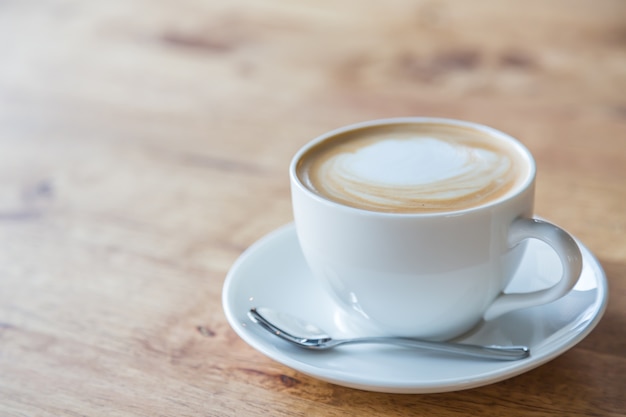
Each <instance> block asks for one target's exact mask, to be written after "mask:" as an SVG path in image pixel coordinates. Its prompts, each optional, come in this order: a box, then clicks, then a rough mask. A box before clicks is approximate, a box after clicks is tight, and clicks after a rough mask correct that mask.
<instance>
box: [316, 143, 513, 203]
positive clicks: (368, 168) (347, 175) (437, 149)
mask: <svg viewBox="0 0 626 417" xmlns="http://www.w3.org/2000/svg"><path fill="white" fill-rule="evenodd" d="M510 168H511V161H510V160H509V158H508V157H507V156H506V155H498V154H496V153H495V152H492V151H490V150H487V149H480V148H473V147H470V146H463V145H452V144H450V143H448V142H445V141H440V140H437V139H435V138H429V137H423V138H413V139H405V140H394V139H389V140H386V141H381V142H376V143H374V144H372V145H369V146H367V147H364V148H362V149H359V150H357V151H356V152H354V153H342V154H337V155H334V156H333V157H331V158H329V159H328V160H327V161H325V162H324V163H323V164H322V165H321V166H320V169H319V171H318V175H319V179H320V181H319V185H318V188H319V191H321V192H323V193H324V194H325V195H327V196H329V197H331V198H332V199H336V200H340V201H342V202H344V203H345V202H358V205H359V206H361V207H366V208H369V209H372V210H377V211H378V210H389V211H394V209H398V208H406V207H413V208H416V209H422V210H425V211H426V210H441V209H444V208H449V207H454V206H458V205H459V203H461V202H464V203H466V204H471V203H472V201H474V200H480V199H484V198H486V197H487V196H488V195H490V194H491V193H494V192H497V191H498V190H499V188H500V187H501V186H503V185H506V184H505V183H506V177H507V173H508V172H509V171H510Z"/></svg>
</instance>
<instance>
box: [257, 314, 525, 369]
mask: <svg viewBox="0 0 626 417" xmlns="http://www.w3.org/2000/svg"><path fill="white" fill-rule="evenodd" d="M248 317H250V319H251V320H252V321H253V322H255V323H257V324H259V325H260V326H261V327H262V328H263V329H265V330H267V331H268V332H270V333H272V334H274V335H276V336H278V337H280V338H281V339H283V340H286V341H288V342H290V343H293V344H294V345H296V346H300V347H302V348H306V349H312V350H325V349H332V348H334V347H336V346H339V345H345V344H348V343H382V344H391V345H398V346H404V347H408V348H417V349H423V350H430V351H437V352H446V353H453V354H457V355H463V356H472V357H477V358H485V359H496V360H503V361H514V360H518V359H524V358H526V357H528V356H529V355H530V349H529V348H528V347H526V346H497V345H490V346H480V345H469V344H463V343H452V342H432V341H429V340H421V339H414V338H408V337H359V338H352V339H333V338H331V337H330V336H328V335H327V334H326V333H325V332H324V331H323V330H320V329H319V328H318V327H317V326H315V325H314V324H310V323H306V322H304V321H302V320H300V319H298V318H295V317H293V316H290V315H288V314H285V313H281V312H277V311H274V310H271V309H269V308H265V307H260V308H252V309H251V310H250V311H249V312H248Z"/></svg>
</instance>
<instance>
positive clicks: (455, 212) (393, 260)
mask: <svg viewBox="0 0 626 417" xmlns="http://www.w3.org/2000/svg"><path fill="white" fill-rule="evenodd" d="M405 145H406V146H405ZM476 149H478V151H476ZM459 155H460V156H459ZM494 155H495V156H494ZM394 158H395V159H394ZM454 158H456V159H454ZM481 158H482V159H481ZM499 158H500V159H502V160H504V162H502V161H499V160H498V159H499ZM467 161H469V162H467ZM485 161H486V162H485ZM494 161H495V162H494ZM466 162H467V164H465V163H466ZM463 164H465V165H463ZM459 166H460V167H461V168H459ZM485 167H487V168H485ZM490 167H495V168H493V169H495V170H496V174H493V172H491V171H490V170H492V169H491V168H490ZM503 167H504V168H503ZM446 175H447V176H446ZM463 176H465V177H463ZM484 177H489V178H488V179H489V181H485V183H487V182H488V183H489V184H487V186H486V191H484V192H482V194H481V190H478V191H477V190H476V188H477V184H478V185H479V186H480V179H481V178H484ZM468 178H469V180H468ZM476 179H478V181H477V180H476ZM290 180H291V192H292V204H293V212H294V219H295V225H296V230H297V234H298V239H299V242H300V245H301V248H302V251H303V254H304V256H305V258H306V260H307V263H308V265H309V267H310V268H311V270H312V272H313V274H314V276H315V277H316V279H318V280H319V281H320V282H322V284H323V285H324V286H325V288H326V289H327V290H328V291H329V292H330V293H331V294H332V295H333V296H334V298H335V299H336V301H337V303H338V305H339V306H341V307H342V308H343V310H345V312H346V313H347V314H348V316H349V317H350V318H351V320H353V321H354V324H355V327H358V328H362V329H365V330H364V331H366V332H368V333H369V334H372V335H394V336H408V337H421V338H430V339H438V340H441V339H449V338H453V337H456V336H458V335H460V334H462V333H464V332H466V331H468V330H469V329H471V328H472V327H474V326H475V325H476V324H477V323H478V322H480V321H481V320H482V319H483V318H484V317H486V316H489V317H488V318H493V317H495V316H498V315H501V314H504V313H505V312H507V311H510V310H513V309H515V308H521V307H523V306H530V305H533V304H534V305H536V304H540V303H545V302H547V301H546V300H547V299H548V298H553V299H554V298H555V297H556V298H558V297H560V296H562V295H564V293H563V291H564V290H565V286H567V285H569V284H571V285H572V286H573V283H574V282H575V280H574V279H573V278H571V277H570V278H569V281H572V282H569V281H568V282H567V283H566V284H567V285H565V284H563V285H562V287H563V288H560V289H559V291H556V290H551V291H552V292H551V293H550V294H549V295H545V294H544V295H542V296H541V297H539V296H528V297H526V296H524V297H522V298H523V299H524V300H522V301H520V300H512V299H510V298H509V296H502V291H503V289H504V288H505V287H506V286H507V285H508V283H509V281H510V279H511V277H512V276H513V275H514V272H515V270H516V268H517V266H518V264H519V261H520V259H521V257H522V255H523V251H524V247H525V245H524V241H525V239H526V238H528V237H537V238H540V239H542V240H544V241H546V242H548V243H549V244H552V243H551V241H550V239H551V237H550V236H552V234H553V233H557V234H558V236H557V237H555V238H554V239H552V240H555V241H558V240H559V239H562V238H563V239H566V237H563V236H561V235H562V234H564V233H565V232H563V231H562V230H561V229H558V228H556V226H553V225H549V226H551V227H553V228H555V229H558V231H557V232H553V231H552V229H550V230H549V231H547V232H546V231H544V230H541V231H535V228H536V226H535V223H536V221H535V220H533V219H532V218H531V216H532V213H533V198H534V180H535V164H534V161H533V158H532V156H531V154H530V152H529V151H528V150H527V149H526V148H525V147H524V146H523V145H521V144H520V143H519V142H518V141H517V140H515V139H513V138H512V137H510V136H509V135H506V134H504V133H502V132H499V131H497V130H494V129H491V128H489V127H486V126H481V125H477V124H473V123H469V122H462V121H455V120H448V119H432V118H401V119H387V120H378V121H372V122H365V123H361V124H357V125H352V126H348V127H345V128H341V129H337V130H335V131H332V132H329V133H327V134H325V135H322V136H320V137H318V138H317V139H315V140H313V141H312V142H310V143H309V144H307V145H305V146H304V147H303V148H302V149H301V150H300V151H299V152H298V153H297V154H296V155H295V156H294V158H293V160H292V163H291V167H290ZM494 184H495V186H494ZM498 184H500V185H502V187H500V188H498V187H497V186H498ZM446 187H448V188H446ZM472 187H474V188H472ZM478 188H480V187H478ZM346 190H347V191H346ZM442 190H443V192H442ZM368 193H370V194H372V195H373V197H372V196H371V195H368ZM388 197H389V198H388ZM372 202H373V203H372ZM546 233H547V234H548V235H549V237H548V238H544V236H543V234H546ZM565 235H566V234H565ZM566 236H567V237H569V235H566ZM560 244H561V243H560V241H559V242H557V244H556V245H557V246H558V245H560ZM564 245H565V246H567V245H569V246H567V248H568V249H566V251H570V252H572V251H574V249H572V248H571V244H569V243H565V244H564ZM559 250H560V251H561V252H563V251H564V250H561V249H557V252H559ZM576 250H577V247H576ZM569 255H571V253H569ZM561 259H562V260H563V255H561ZM570 272H571V273H570V275H572V274H575V273H576V271H575V268H574V271H570ZM561 281H563V282H565V275H564V278H563V279H562V280H561ZM570 288H571V287H570ZM557 292H558V293H559V294H560V295H559V294H557ZM561 293H562V294H561ZM531 298H532V300H531ZM503 299H504V300H503ZM550 301H551V300H550Z"/></svg>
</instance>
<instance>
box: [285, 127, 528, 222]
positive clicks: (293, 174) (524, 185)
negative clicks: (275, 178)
mask: <svg viewBox="0 0 626 417" xmlns="http://www.w3.org/2000/svg"><path fill="white" fill-rule="evenodd" d="M411 123H413V124H425V123H439V124H447V125H451V126H460V127H466V128H470V129H474V130H478V131H481V132H484V133H485V134H488V135H490V136H495V137H499V138H502V139H504V140H506V141H508V142H509V143H510V144H511V145H512V146H513V147H514V148H516V150H517V151H518V152H519V153H520V155H522V158H523V159H525V160H526V162H527V164H528V174H527V175H526V178H525V179H524V180H523V181H522V182H521V183H520V184H519V185H518V186H517V189H515V190H514V191H512V192H510V193H507V194H505V195H503V196H501V197H499V198H497V199H495V200H493V201H490V202H488V203H485V204H481V205H479V206H474V207H468V208H465V209H460V210H445V211H436V212H400V213H399V212H386V211H375V210H368V209H362V208H358V207H353V206H348V205H346V204H342V203H339V202H337V201H334V200H331V199H329V198H326V197H323V196H321V195H320V194H318V193H316V192H314V191H312V190H310V189H309V188H308V187H307V186H306V185H304V184H303V183H302V181H301V180H300V178H299V177H298V174H297V170H296V167H297V165H298V161H300V159H301V158H302V156H303V155H304V154H305V153H306V152H308V151H309V150H310V149H311V148H312V147H314V146H316V145H318V144H319V143H321V142H323V141H325V140H327V139H329V138H332V137H334V136H337V135H339V134H343V133H346V132H349V131H353V130H358V129H363V128H367V127H375V126H383V125H395V124H411ZM536 172H537V166H536V162H535V159H534V158H533V156H532V153H531V152H530V150H529V149H528V148H527V147H526V146H525V145H524V144H522V143H521V142H520V141H519V140H518V139H516V138H515V137H513V136H511V135H509V134H507V133H504V132H502V131H501V130H498V129H495V128H492V127H489V126H486V125H483V124H480V123H476V122H470V121H465V120H459V119H452V118H443V117H394V118H384V119H374V120H368V121H363V122H358V123H352V124H349V125H346V126H342V127H339V128H336V129H333V130H331V131H328V132H326V133H323V134H321V135H319V136H317V137H316V138H314V139H313V140H311V141H309V142H308V143H306V144H305V145H303V146H302V147H301V148H300V149H299V150H298V151H297V152H296V154H295V155H294V156H293V157H292V159H291V163H290V165H289V176H290V179H291V183H292V184H293V185H295V186H297V187H298V188H299V189H300V190H301V191H302V192H304V193H306V194H307V195H308V196H310V197H311V198H313V199H315V200H316V201H318V202H320V203H322V204H326V205H328V206H331V207H334V208H337V209H340V210H346V211H349V212H356V213H361V214H366V215H371V216H382V217H393V218H401V217H402V218H407V217H420V218H421V217H449V216H458V215H464V214H469V213H474V212H477V211H483V210H486V209H489V208H492V207H495V206H498V205H501V204H504V203H506V202H507V201H511V200H513V199H515V198H516V197H518V196H519V195H520V194H522V193H524V192H525V191H526V190H528V188H529V187H531V186H532V184H533V183H534V181H535V177H536ZM292 193H293V191H292Z"/></svg>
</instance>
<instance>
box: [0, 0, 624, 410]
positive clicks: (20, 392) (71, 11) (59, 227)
mask: <svg viewBox="0 0 626 417" xmlns="http://www.w3.org/2000/svg"><path fill="white" fill-rule="evenodd" d="M406 115H430V116H445V117H454V118H461V119H467V120H472V121H476V122H481V123H486V124H489V125H492V126H494V127H496V128H499V129H501V130H504V131H506V132H509V133H512V134H513V135H515V136H517V137H519V138H520V140H522V142H524V143H525V144H526V145H527V146H528V147H529V148H530V149H531V151H532V152H533V153H534V154H535V156H536V159H537V162H538V169H539V174H538V186H537V198H536V212H537V214H539V215H541V216H543V217H546V218H548V219H551V220H553V221H554V222H556V223H558V224H560V225H562V226H563V227H565V228H566V229H567V230H569V231H571V232H572V233H573V234H574V235H576V236H577V237H578V238H580V239H581V240H582V241H583V242H584V243H585V244H586V245H587V246H588V247H589V248H590V249H591V251H592V252H593V253H594V254H595V255H596V256H597V257H598V258H599V260H600V262H601V263H602V265H603V267H604V268H605V270H606V273H607V275H608V280H609V284H610V299H609V306H608V310H607V312H606V315H605V317H604V319H603V320H602V321H601V322H600V324H599V325H598V327H597V328H596V329H595V330H594V331H593V332H592V333H591V334H590V335H589V336H588V337H587V338H586V339H585V340H584V341H582V342H581V343H580V344H579V345H577V346H576V347H574V348H573V349H571V350H570V351H568V352H567V353H565V354H564V355H562V356H560V357H559V358H557V359H555V360H553V361H552V362H550V363H548V364H546V365H544V366H542V367H540V368H538V369H536V370H533V371H531V372H528V373H526V374H523V375H521V376H519V377H516V378H513V379H510V380H507V381H504V382H501V383H498V384H493V385H490V386H486V387H482V388H478V389H473V390H468V391H462V392H456V393H447V394H436V395H388V394H377V393H368V392H363V391H358V390H353V389H348V388H343V387H339V386H335V385H330V384H327V383H324V382H320V381H318V380H316V379H313V378H310V377H307V376H305V375H302V374H300V373H298V372H295V371H293V370H291V369H289V368H286V367H284V366H282V365H280V364H278V363H276V362H274V361H272V360H270V359H268V358H266V357H265V356H263V355H262V354H260V353H258V352H257V351H255V350H254V349H252V348H251V347H249V346H248V345H247V344H246V343H244V342H243V341H242V340H241V339H239V337H237V336H236V335H235V333H234V332H233V331H232V330H231V329H230V327H229V326H228V324H227V322H226V319H225V316H224V313H223V311H222V306H221V300H220V295H221V289H222V284H223V282H224V278H225V275H226V273H227V271H228V269H229V268H230V266H231V265H232V263H233V262H234V261H235V259H237V257H238V256H239V255H240V253H241V252H242V251H243V250H244V249H245V248H246V247H247V246H249V245H250V244H252V243H253V242H254V241H255V240H257V239H258V238H260V237H261V236H262V235H264V234H265V233H267V232H269V231H271V230H273V229H275V228H276V227H278V226H280V225H283V224H285V223H288V222H290V221H291V207H290V196H289V189H288V178H287V166H288V163H289V160H290V158H291V156H292V155H293V153H294V152H295V151H296V150H297V149H298V148H299V147H300V146H301V145H303V144H304V143H305V142H307V141H309V140H310V139H312V138H313V137H315V136H316V135H318V134H321V133H323V132H325V131H327V130H330V129H332V128H335V127H339V126H342V125H345V124H347V123H351V122H356V121H362V120H367V119H374V118H380V117H388V116H406ZM625 234H626V3H625V2H623V1H621V0H614V1H610V0H574V1H565V0H563V1H540V0H533V1H528V2H501V1H497V0H493V1H477V2H465V1H409V0H392V1H384V2H383V1H380V2H369V1H357V0H352V1H341V2H336V1H329V0H319V1H314V0H308V1H293V2H289V1H278V0H230V1H218V0H213V1H211V0H183V1H173V0H172V1H159V0H155V1H147V0H110V1H90V2H88V1H79V0H50V1H43V0H1V1H0V415H2V416H87V415H89V416H97V415H108V416H227V415H233V416H234V415H237V416H244V415H262V414H264V415H268V416H287V415H289V416H305V415H306V416H314V415H319V416H338V415H355V416H365V415H386V416H394V415H398V416H399V415H440V416H465V415H472V414H473V415H494V416H495V415H498V416H501V415H507V416H522V415H523V416H543V415H568V416H579V415H590V416H591V415H594V416H618V415H624V413H625V412H626V402H625V396H624V392H626V382H625V378H626V377H625V376H626V357H625V352H626V332H625V323H626V239H625Z"/></svg>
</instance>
